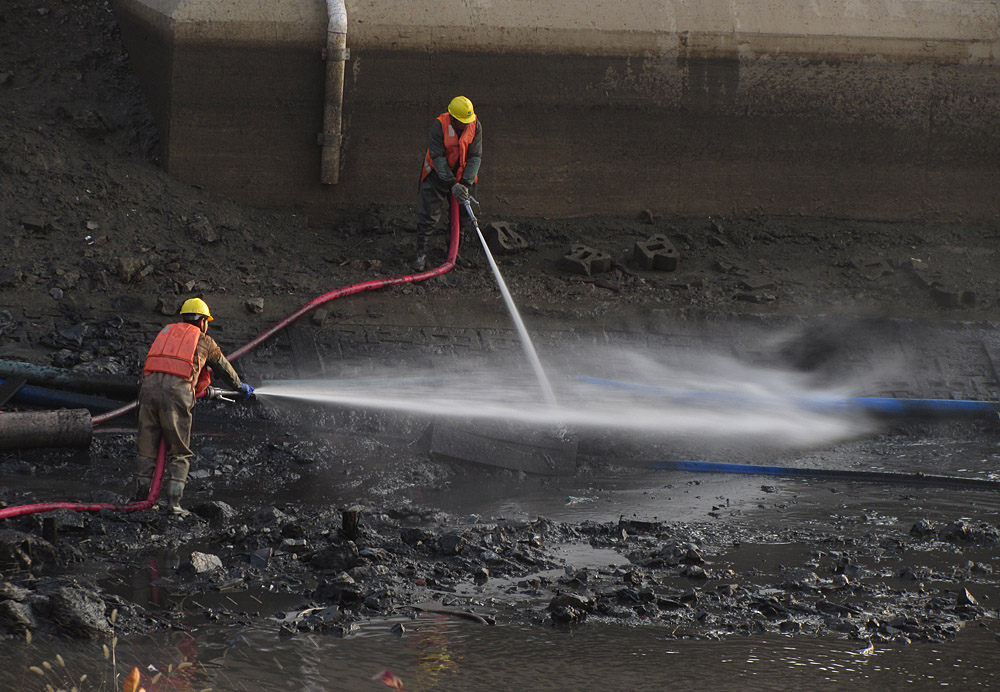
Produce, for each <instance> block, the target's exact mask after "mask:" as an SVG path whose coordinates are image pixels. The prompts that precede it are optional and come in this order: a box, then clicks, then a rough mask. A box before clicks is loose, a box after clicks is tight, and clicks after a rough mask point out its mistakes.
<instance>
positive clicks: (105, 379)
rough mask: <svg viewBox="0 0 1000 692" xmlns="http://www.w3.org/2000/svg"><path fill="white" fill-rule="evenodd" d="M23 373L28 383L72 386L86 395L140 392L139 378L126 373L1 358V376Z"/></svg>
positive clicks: (126, 396)
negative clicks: (56, 366) (116, 373)
mask: <svg viewBox="0 0 1000 692" xmlns="http://www.w3.org/2000/svg"><path fill="white" fill-rule="evenodd" d="M15 375H20V376H23V377H24V378H25V379H26V380H27V381H28V384H34V385H40V386H43V387H55V388H56V389H69V390H71V391H74V392H83V393H84V394H102V395H104V396H110V397H121V398H123V399H131V398H133V397H135V396H136V394H138V392H139V378H138V377H127V376H123V375H100V374H96V373H90V372H79V371H77V370H68V369H66V368H54V367H51V366H48V365H35V364H34V363H22V362H20V361H14V360H0V377H3V378H9V377H14V376H15Z"/></svg>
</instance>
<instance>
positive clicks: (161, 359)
mask: <svg viewBox="0 0 1000 692" xmlns="http://www.w3.org/2000/svg"><path fill="white" fill-rule="evenodd" d="M180 315H181V320H182V321H181V322H175V323H173V324H168V325H167V326H165V327H164V328H163V329H161V330H160V333H159V334H158V335H157V336H156V339H155V340H154V341H153V345H152V346H150V348H149V354H148V355H147V356H146V363H145V365H144V366H143V369H142V375H143V377H142V385H141V386H140V388H139V434H138V436H137V437H136V448H137V451H138V465H137V468H136V486H135V499H137V500H142V499H145V498H146V496H147V495H148V493H149V485H150V483H151V482H152V480H153V474H154V472H155V471H156V454H157V449H158V447H159V445H160V440H161V439H162V440H164V441H165V442H166V448H167V473H166V476H167V481H166V492H167V511H168V512H169V513H170V514H174V515H177V516H181V517H184V516H187V515H188V514H190V512H188V511H187V510H186V509H184V508H182V507H181V497H182V496H183V495H184V484H185V483H187V475H188V469H189V468H190V466H191V457H192V456H194V454H193V453H192V452H191V447H190V444H191V422H192V412H193V410H194V403H195V399H196V398H197V397H198V396H200V395H202V394H204V392H205V390H206V389H207V388H208V385H209V384H211V382H212V374H211V372H210V370H209V368H212V369H214V370H215V371H216V372H218V374H219V375H220V376H221V377H222V379H223V380H225V381H226V382H227V383H228V384H229V385H230V386H231V387H232V388H233V389H234V390H239V391H241V392H242V393H243V397H244V398H245V399H249V398H250V397H251V396H252V395H253V387H251V386H250V385H248V384H247V383H245V382H241V381H240V377H239V375H237V374H236V371H235V370H234V369H233V366H232V365H230V364H229V361H228V360H226V357H225V356H224V355H222V349H220V348H219V344H217V343H216V342H215V339H213V338H212V337H210V336H209V335H208V333H207V332H208V323H209V322H211V321H212V320H213V319H214V318H213V317H212V314H211V313H210V312H209V309H208V305H207V304H206V303H205V301H204V300H202V299H201V298H191V299H190V300H186V301H185V302H184V304H183V305H182V306H181V312H180Z"/></svg>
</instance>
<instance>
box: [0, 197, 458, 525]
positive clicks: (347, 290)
mask: <svg viewBox="0 0 1000 692" xmlns="http://www.w3.org/2000/svg"><path fill="white" fill-rule="evenodd" d="M449 201H450V206H449V214H450V219H451V236H450V238H449V242H448V257H447V259H445V262H444V264H442V265H441V266H439V267H435V268H434V269H429V270H427V271H425V272H420V273H418V274H406V275H404V276H396V277H392V278H389V279H375V280H373V281H364V282H362V283H358V284H352V285H350V286H344V287H342V288H336V289H334V290H332V291H330V292H329V293H324V294H323V295H321V296H319V297H317V298H314V299H312V300H311V301H309V302H308V303H306V304H305V305H303V306H302V307H300V308H299V309H298V310H296V311H295V312H293V313H292V314H290V315H288V316H287V317H285V318H284V319H283V320H281V321H280V322H278V323H277V324H275V325H274V326H273V327H270V328H268V329H265V330H264V331H262V332H261V333H260V334H258V335H257V336H255V337H254V338H253V339H251V340H250V341H248V342H247V343H246V344H244V345H243V346H241V347H240V348H238V349H236V350H235V351H233V353H232V355H230V356H227V358H228V359H229V360H231V361H232V360H236V359H237V358H239V357H240V356H242V355H244V354H246V353H248V352H249V351H251V350H253V349H254V348H256V347H257V346H259V345H260V344H262V343H263V342H264V341H266V340H267V339H270V338H271V337H272V336H274V335H275V334H277V333H278V332H280V331H281V330H282V329H284V328H285V327H287V326H288V325H290V324H291V323H292V322H294V321H295V320H297V319H299V318H300V317H302V316H303V315H306V314H308V313H310V312H312V311H313V310H315V309H316V308H318V307H319V306H321V305H323V304H324V303H328V302H330V301H331V300H334V299H336V298H342V297H344V296H349V295H354V294H355V293H362V292H364V291H371V290H374V289H376V288H384V287H385V286H396V285H398V284H407V283H414V282H416V281H424V280H425V279H430V278H433V277H435V276H440V275H441V274H445V273H447V272H449V271H451V270H452V269H453V268H454V267H455V260H456V259H457V257H458V244H459V237H460V231H461V223H460V221H459V215H458V200H456V199H455V198H454V197H451V196H449ZM136 406H137V402H135V401H133V402H132V403H131V404H127V405H125V406H122V407H121V408H116V409H114V410H113V411H108V412H107V413H102V414H101V415H99V416H94V417H93V419H92V422H93V424H94V425H95V426H97V425H101V424H102V423H106V422H107V421H109V420H111V419H112V418H117V417H118V416H121V415H122V414H125V413H128V412H129V411H132V410H133V409H135V407H136ZM166 456H167V453H166V444H165V443H164V442H163V441H162V440H161V441H160V447H159V451H158V452H157V456H156V471H155V472H154V474H153V482H152V483H151V484H150V487H149V496H148V497H147V498H146V499H145V500H142V501H139V502H130V503H128V504H125V505H113V504H111V503H108V502H97V503H86V502H42V503H38V504H32V505H20V506H17V507H6V508H4V509H0V519H7V518H9V517H17V516H21V515H25V514H37V513H39V512H51V511H53V510H57V509H71V510H74V511H77V512H100V511H102V510H111V511H116V512H139V511H142V510H144V509H149V508H150V507H153V506H155V505H156V500H157V499H158V498H159V495H160V485H161V483H162V479H163V469H164V467H165V465H166Z"/></svg>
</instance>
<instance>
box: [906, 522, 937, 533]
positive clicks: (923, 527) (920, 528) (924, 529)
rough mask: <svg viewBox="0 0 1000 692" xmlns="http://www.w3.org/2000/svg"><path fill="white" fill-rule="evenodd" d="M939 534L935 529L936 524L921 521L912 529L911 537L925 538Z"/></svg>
mask: <svg viewBox="0 0 1000 692" xmlns="http://www.w3.org/2000/svg"><path fill="white" fill-rule="evenodd" d="M936 533H937V529H936V528H934V522H932V521H930V520H929V519H921V520H920V521H918V522H917V523H916V524H914V525H913V526H912V527H910V535H911V536H917V537H920V538H925V537H927V536H933V535H934V534H936Z"/></svg>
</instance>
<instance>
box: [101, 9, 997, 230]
mask: <svg viewBox="0 0 1000 692" xmlns="http://www.w3.org/2000/svg"><path fill="white" fill-rule="evenodd" d="M114 4H115V8H116V14H117V16H118V17H119V21H120V22H121V24H122V28H123V36H124V38H125V41H126V45H127V46H128V48H129V50H130V54H131V56H132V60H133V63H134V64H135V66H136V69H137V71H138V72H139V74H140V77H141V78H142V80H143V82H144V84H145V85H146V92H147V94H148V98H149V102H150V106H151V108H152V110H153V112H154V115H155V117H156V120H157V123H158V125H159V127H160V130H161V134H162V140H163V155H164V162H165V165H166V167H167V170H168V171H169V172H170V173H171V174H172V175H174V176H176V177H178V178H180V179H181V180H184V181H187V182H190V183H195V184H198V185H202V186H204V187H206V188H209V189H212V190H215V191H218V192H221V193H223V194H226V195H229V196H231V197H233V198H234V199H236V200H238V201H241V202H248V203H253V204H259V205H264V206H270V205H280V206H286V207H293V208H298V209H301V210H302V211H304V212H305V213H307V214H308V215H309V216H310V218H311V220H312V221H313V222H314V223H322V222H324V221H326V220H329V219H331V218H333V217H334V216H336V212H337V211H338V210H339V209H346V208H357V207H361V206H364V205H366V204H370V203H382V204H412V203H413V202H414V198H415V187H416V179H417V176H418V169H419V165H420V163H419V162H420V160H421V157H422V154H423V149H424V146H425V140H426V130H427V127H428V125H429V122H430V119H431V118H432V117H434V116H435V115H436V114H437V113H439V112H440V111H441V110H443V108H444V106H445V105H446V104H447V101H448V100H449V99H450V98H451V97H452V96H454V95H455V94H457V93H463V94H465V95H467V96H469V97H470V98H471V99H472V100H473V101H474V103H475V104H476V108H477V111H478V112H479V114H480V116H481V118H482V122H483V126H484V133H485V136H486V159H485V163H484V167H483V174H482V178H481V180H482V185H481V192H480V200H481V201H482V202H483V204H484V208H486V209H488V210H489V211H490V212H491V213H497V214H520V215H546V216H572V215H579V214H603V213H621V212H629V211H633V210H639V209H643V208H649V209H652V210H653V211H655V212H658V213H662V214H668V215H671V214H676V215H726V214H734V215H745V214H754V213H765V214H795V215H808V216H836V217H846V218H861V219H926V220H957V219H964V220H973V219H995V218H997V217H998V215H1000V209H998V205H997V204H996V202H995V190H996V189H997V187H998V184H1000V163H998V161H1000V156H998V154H1000V134H998V133H1000V66H998V65H997V55H998V53H1000V51H998V46H1000V9H998V6H997V3H995V2H912V1H903V0H893V1H889V0H883V1H881V2H868V1H865V2H862V1H860V0H859V1H857V2H843V1H835V0H816V1H812V2H808V3H807V2H805V1H804V0H786V1H785V2H769V3H766V4H763V5H761V4H760V3H755V2H750V1H749V0H747V1H744V2H734V1H726V2H722V1H715V2H699V3H682V2H663V1H660V2H653V1H652V0H642V1H637V2H629V3H618V2H597V3H586V4H583V5H581V4H579V3H576V2H569V1H568V0H563V1H559V0H549V1H548V2H538V1H535V2H528V1H522V2H505V3H490V2H484V1H483V0H467V1H466V2H459V3H449V4H447V5H444V6H442V5H441V4H440V3H434V2H430V1H429V0H417V1H413V2H403V1H402V0H398V1H397V0H393V1H390V2H380V3H377V4H373V3H360V2H348V3H347V11H348V21H349V30H348V46H349V48H350V50H351V60H350V62H349V65H348V75H347V83H346V89H345V95H344V98H345V101H344V103H345V111H344V122H345V142H344V150H343V156H342V170H341V182H340V183H339V184H338V185H336V186H323V185H321V184H320V183H319V147H318V146H317V144H316V136H317V133H318V132H319V131H320V129H321V126H322V108H323V74H324V65H323V61H322V59H321V51H322V48H323V45H324V42H325V36H326V21H327V20H326V7H325V3H324V2H321V1H320V0H309V1H306V0H298V1H292V0H286V1H285V2H266V3H265V2H246V1H245V0H241V1H240V2H235V0H233V1H231V2H208V1H207V0H200V1H197V2H183V3H181V2H178V1H177V0H173V1H170V2H167V1H165V0H145V1H140V0H117V1H116V2H115V3H114ZM373 5H374V6H373Z"/></svg>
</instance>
